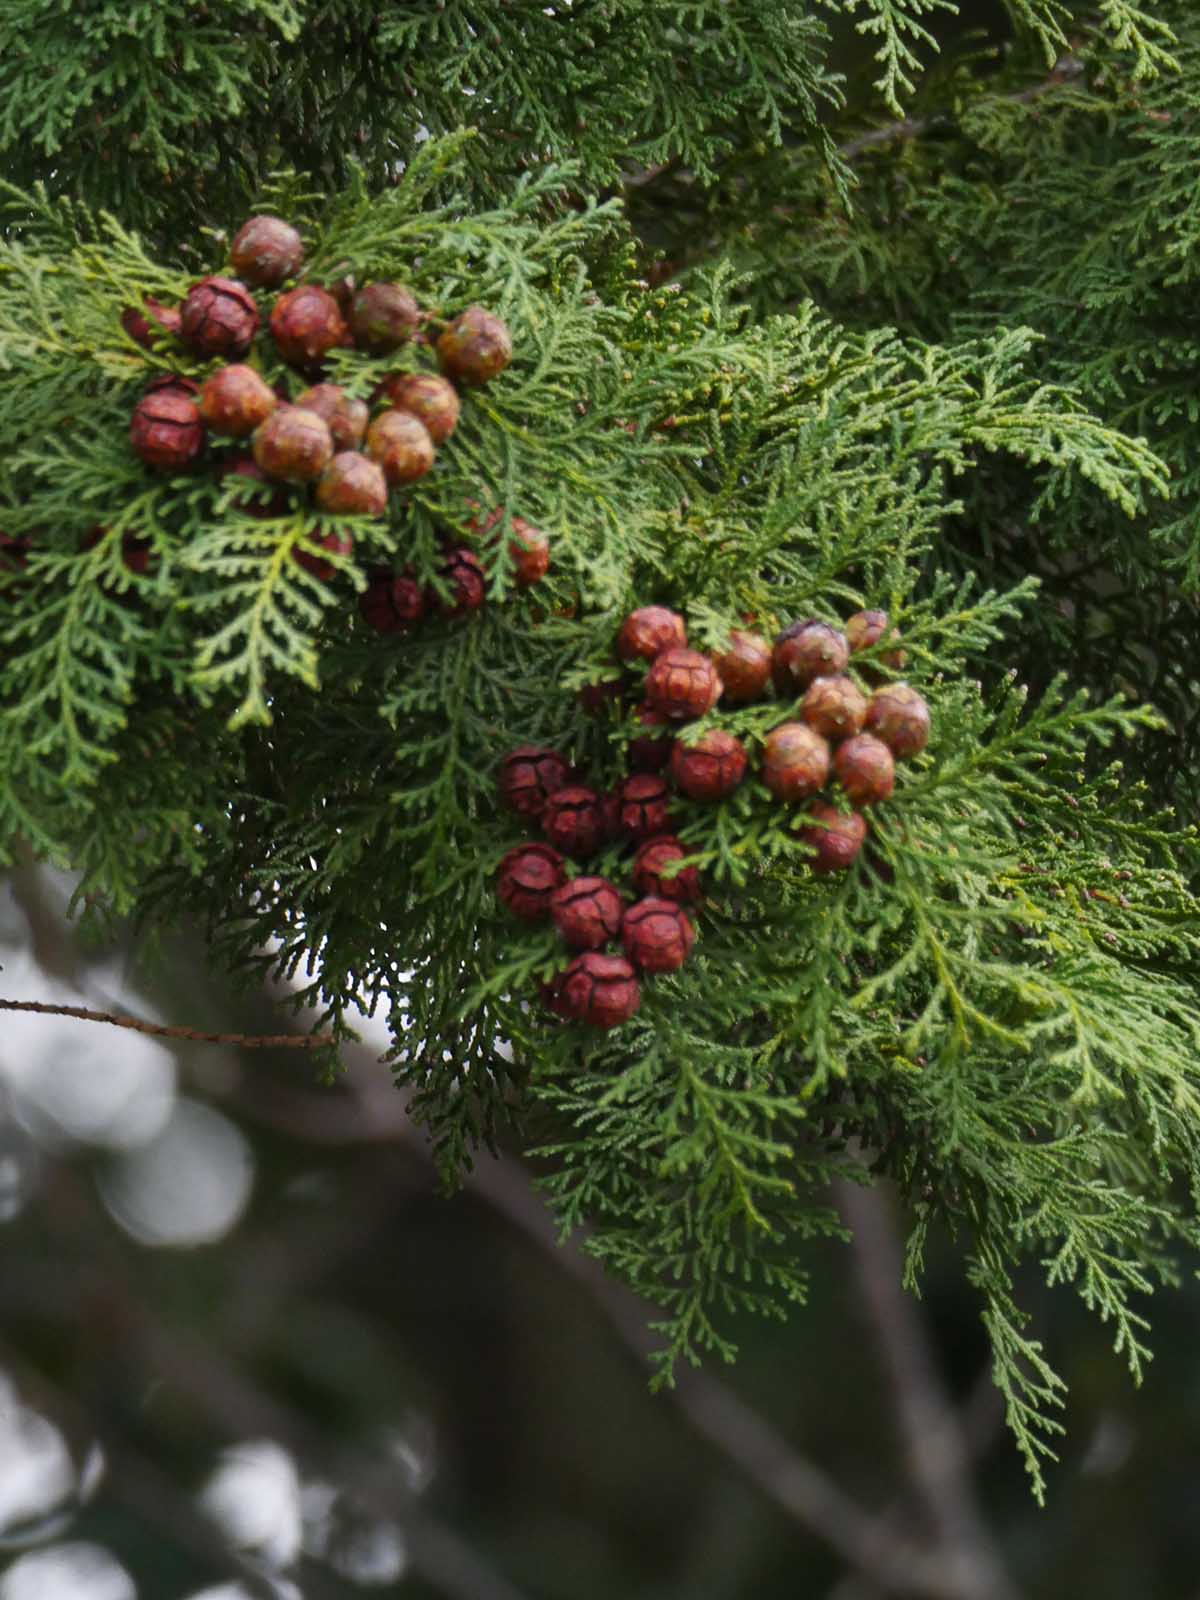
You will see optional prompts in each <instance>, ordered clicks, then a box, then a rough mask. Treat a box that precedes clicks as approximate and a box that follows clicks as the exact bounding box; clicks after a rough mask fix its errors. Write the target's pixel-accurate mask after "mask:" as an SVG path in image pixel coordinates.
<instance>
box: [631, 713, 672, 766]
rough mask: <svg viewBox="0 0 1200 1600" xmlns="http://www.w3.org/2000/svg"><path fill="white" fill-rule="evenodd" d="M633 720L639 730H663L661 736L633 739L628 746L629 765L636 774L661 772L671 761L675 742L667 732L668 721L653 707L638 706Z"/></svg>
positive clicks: (653, 735)
mask: <svg viewBox="0 0 1200 1600" xmlns="http://www.w3.org/2000/svg"><path fill="white" fill-rule="evenodd" d="M633 720H634V722H636V723H637V725H638V727H639V728H662V729H663V730H664V731H663V732H662V733H659V734H652V733H644V734H639V735H638V736H637V738H636V739H631V740H630V741H629V743H628V745H627V746H626V753H627V755H628V757H629V765H630V766H631V767H632V768H633V770H634V771H635V772H661V771H662V769H663V768H664V767H665V766H666V764H667V762H668V761H670V759H671V748H672V746H673V745H674V743H675V741H674V739H673V738H672V736H671V735H670V733H668V732H666V731H665V730H666V728H667V727H668V723H667V719H666V717H664V716H663V714H662V712H661V711H655V709H654V707H653V706H646V705H641V706H638V707H637V708H636V709H635V711H634V713H633Z"/></svg>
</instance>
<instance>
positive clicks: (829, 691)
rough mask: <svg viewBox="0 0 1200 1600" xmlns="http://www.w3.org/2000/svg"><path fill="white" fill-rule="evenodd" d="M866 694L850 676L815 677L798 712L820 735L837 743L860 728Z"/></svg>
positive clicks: (865, 712)
mask: <svg viewBox="0 0 1200 1600" xmlns="http://www.w3.org/2000/svg"><path fill="white" fill-rule="evenodd" d="M866 714H867V697H866V695H864V694H863V692H862V691H861V689H859V687H858V685H857V684H855V683H854V682H852V681H851V679H849V678H844V677H843V678H814V679H813V681H812V682H811V683H810V684H809V686H808V688H807V689H806V690H805V693H804V700H803V702H802V703H801V706H800V715H801V716H802V717H803V718H804V720H805V722H807V723H808V725H809V727H810V728H813V729H815V731H816V732H817V733H819V734H820V735H821V736H822V738H825V739H830V740H832V741H833V742H834V743H836V742H837V741H838V740H839V739H852V738H853V737H854V735H855V734H856V733H861V732H862V726H863V718H864V717H865V716H866Z"/></svg>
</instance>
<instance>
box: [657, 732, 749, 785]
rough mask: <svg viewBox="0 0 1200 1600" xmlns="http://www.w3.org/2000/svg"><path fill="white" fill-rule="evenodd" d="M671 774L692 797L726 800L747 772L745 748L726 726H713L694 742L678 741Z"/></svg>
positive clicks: (673, 754)
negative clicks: (728, 731)
mask: <svg viewBox="0 0 1200 1600" xmlns="http://www.w3.org/2000/svg"><path fill="white" fill-rule="evenodd" d="M671 776H672V778H674V780H675V787H676V788H677V789H678V790H679V791H680V793H681V794H686V795H687V797H688V799H689V800H724V799H725V797H726V795H731V794H732V793H733V791H734V790H735V789H736V788H737V786H738V784H739V783H741V781H742V779H743V778H744V777H745V776H746V751H745V748H744V747H743V745H742V742H741V740H740V739H735V738H734V736H733V734H732V733H727V732H726V730H725V729H724V728H709V729H707V730H706V731H705V732H704V733H702V734H701V735H700V737H699V738H698V739H697V740H696V741H695V743H694V744H685V743H684V742H683V740H682V739H680V740H678V741H677V742H676V745H675V748H674V750H672V752H671Z"/></svg>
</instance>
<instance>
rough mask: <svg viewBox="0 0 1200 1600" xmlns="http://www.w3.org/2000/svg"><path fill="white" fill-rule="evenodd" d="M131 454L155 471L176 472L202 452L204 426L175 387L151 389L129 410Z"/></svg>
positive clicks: (190, 402) (192, 401) (197, 412)
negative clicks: (130, 414)
mask: <svg viewBox="0 0 1200 1600" xmlns="http://www.w3.org/2000/svg"><path fill="white" fill-rule="evenodd" d="M129 442H130V444H131V445H132V446H133V453H134V454H135V455H136V456H137V457H138V458H139V459H140V460H142V461H144V462H145V463H146V465H147V466H148V467H153V468H154V469H155V470H156V471H158V472H180V471H182V470H183V468H184V467H189V466H191V464H192V462H193V461H195V460H196V458H197V456H198V455H199V454H200V452H201V451H202V450H203V449H204V423H203V421H202V419H201V416H200V411H199V408H198V407H197V405H196V402H195V401H194V400H192V399H191V398H190V397H189V396H188V394H187V393H186V392H185V391H184V390H182V389H179V388H175V387H167V386H161V385H160V386H158V387H156V388H152V389H151V390H149V391H148V392H147V393H146V394H144V395H143V396H142V398H141V399H140V400H139V401H138V403H137V405H136V406H135V407H134V408H133V416H132V418H131V419H130V423H129Z"/></svg>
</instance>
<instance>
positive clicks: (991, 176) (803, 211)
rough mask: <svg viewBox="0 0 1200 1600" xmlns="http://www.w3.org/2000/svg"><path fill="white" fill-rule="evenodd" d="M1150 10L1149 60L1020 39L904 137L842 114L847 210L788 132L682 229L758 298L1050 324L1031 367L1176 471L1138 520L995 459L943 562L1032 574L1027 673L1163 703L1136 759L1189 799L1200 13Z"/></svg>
mask: <svg viewBox="0 0 1200 1600" xmlns="http://www.w3.org/2000/svg"><path fill="white" fill-rule="evenodd" d="M1155 11H1156V14H1157V16H1158V18H1159V20H1160V21H1161V22H1162V23H1163V24H1164V25H1169V26H1170V27H1171V29H1172V31H1173V35H1174V43H1173V45H1172V60H1171V62H1170V63H1167V64H1164V65H1165V70H1162V71H1160V72H1158V73H1157V74H1156V75H1151V76H1147V75H1146V73H1145V70H1144V69H1145V66H1146V62H1145V61H1144V59H1140V58H1139V57H1138V56H1136V55H1135V54H1134V53H1132V52H1131V50H1129V49H1128V48H1124V49H1122V48H1118V49H1114V48H1113V47H1112V45H1111V44H1110V43H1109V42H1108V41H1105V40H1101V39H1098V38H1096V37H1095V36H1093V35H1088V34H1086V33H1085V34H1083V35H1081V37H1080V38H1079V40H1077V42H1076V48H1075V50H1074V52H1073V53H1072V54H1071V55H1070V56H1069V57H1066V58H1064V59H1063V60H1062V61H1061V62H1060V63H1059V64H1058V66H1057V68H1056V70H1055V71H1054V72H1053V73H1051V74H1049V75H1047V74H1046V73H1045V69H1044V66H1043V64H1042V63H1041V62H1040V61H1039V60H1037V58H1036V57H1034V56H1031V55H1030V54H1029V53H1027V52H1022V51H1017V52H1014V53H1012V55H1011V56H1010V58H1009V59H1008V60H1007V61H1006V62H1004V63H1001V62H1000V61H999V60H998V58H997V56H996V54H995V53H994V52H986V53H983V54H980V55H977V56H967V57H964V58H961V59H958V60H956V61H955V62H953V63H951V64H948V66H947V68H946V70H945V71H943V72H940V73H938V74H935V75H932V76H931V77H930V78H929V79H928V81H927V82H926V83H924V84H923V85H922V88H921V92H920V95H919V96H918V99H917V101H916V103H915V104H914V105H913V106H912V107H911V108H910V109H911V112H912V117H913V120H912V121H911V122H910V123H908V124H906V125H904V126H903V127H899V128H895V129H893V130H891V136H887V137H879V138H876V137H874V136H873V135H871V134H868V135H866V136H864V135H863V131H862V127H861V123H857V124H852V123H850V122H849V121H847V123H846V124H845V126H844V127H843V128H842V129H839V130H837V132H838V134H839V136H840V138H841V146H840V147H841V149H842V152H843V155H844V156H845V157H847V158H848V159H849V161H850V163H851V164H852V166H853V167H854V170H855V174H856V179H857V186H856V189H855V192H854V204H853V210H852V211H851V212H849V213H848V212H847V210H846V209H845V207H844V205H843V204H842V201H841V199H840V196H839V193H838V192H837V191H836V190H835V189H834V188H833V186H831V184H830V182H829V179H828V177H827V176H826V175H825V174H824V173H822V172H821V170H820V168H819V167H818V166H817V165H816V164H815V163H813V162H811V161H810V160H807V159H806V158H805V157H804V156H803V155H802V154H801V153H798V152H795V151H792V152H781V153H779V154H778V155H777V156H776V157H774V158H773V159H772V161H771V162H767V163H763V164H762V165H761V166H760V167H759V168H758V169H756V171H755V173H754V175H753V177H752V178H751V179H748V180H747V182H746V183H745V184H744V185H743V187H742V192H741V193H740V194H738V195H736V196H734V195H731V194H729V193H726V194H725V195H724V196H723V197H721V198H718V197H716V196H711V197H709V199H708V200H706V201H705V203H704V206H703V219H704V220H703V222H701V220H700V212H699V211H698V210H697V209H696V203H695V200H694V199H693V200H692V206H693V213H692V226H693V238H696V237H701V236H705V235H704V229H705V228H707V229H708V230H710V231H709V232H708V234H707V237H708V238H709V240H710V243H711V241H712V239H713V237H714V235H715V233H716V232H718V231H719V232H720V234H721V236H722V237H723V238H727V239H730V240H731V241H734V242H735V250H734V257H735V259H736V260H737V262H738V265H739V267H740V268H741V269H743V270H745V271H746V272H747V274H748V275H750V276H751V277H752V279H753V285H754V287H753V289H752V291H751V292H752V295H753V298H754V300H755V303H756V305H757V306H758V307H759V308H761V309H762V310H763V311H768V310H771V309H777V308H778V307H779V306H781V305H786V304H791V303H794V301H795V300H796V299H797V297H803V296H805V295H809V294H811V295H814V296H815V297H816V298H817V299H818V300H819V301H820V302H821V303H822V304H823V305H824V306H825V307H826V308H827V309H828V310H830V311H831V312H832V313H833V314H835V315H836V316H838V317H839V318H841V319H844V320H847V321H849V322H850V323H852V324H853V325H856V326H860V327H875V326H879V325H880V324H888V325H891V326H895V327H898V328H899V329H900V330H901V331H902V332H904V333H906V334H909V335H918V336H920V337H925V338H933V339H940V340H947V341H954V340H957V339H960V338H976V337H979V336H980V335H981V334H984V333H986V332H987V331H989V330H992V329H994V328H995V327H997V326H1008V327H1014V326H1019V325H1025V326H1029V327H1031V328H1033V329H1036V330H1037V332H1038V334H1039V335H1040V336H1041V341H1042V342H1041V345H1040V348H1039V351H1038V354H1037V355H1036V357H1035V363H1036V369H1037V370H1038V371H1039V372H1040V373H1042V374H1044V375H1045V376H1046V377H1047V378H1048V379H1050V380H1051V381H1054V382H1057V383H1063V384H1066V385H1069V386H1070V387H1071V388H1072V389H1073V390H1074V391H1075V392H1076V393H1077V394H1079V395H1080V397H1081V398H1082V399H1083V400H1084V401H1085V403H1087V404H1088V405H1089V406H1091V407H1093V408H1094V409H1095V410H1096V411H1097V412H1098V413H1099V414H1101V415H1102V416H1104V418H1105V420H1106V421H1108V422H1109V423H1111V424H1112V425H1114V426H1117V427H1119V428H1121V429H1122V430H1123V431H1125V432H1127V433H1130V434H1134V435H1137V436H1141V437H1143V438H1145V439H1146V441H1147V442H1148V443H1149V445H1150V446H1151V448H1153V449H1154V451H1155V453H1156V454H1157V455H1158V456H1159V457H1160V458H1161V459H1162V461H1163V462H1164V463H1165V464H1166V466H1167V467H1168V469H1169V474H1170V477H1169V492H1168V493H1167V494H1166V495H1162V494H1160V493H1157V492H1154V493H1150V494H1148V495H1146V496H1145V497H1144V499H1143V501H1142V504H1141V505H1140V507H1139V512H1138V515H1137V517H1136V518H1135V519H1133V520H1131V519H1129V518H1128V517H1126V516H1125V515H1123V514H1122V513H1121V511H1120V509H1119V508H1116V507H1115V506H1114V505H1113V504H1112V503H1111V502H1109V503H1106V502H1105V500H1104V499H1103V498H1102V497H1100V496H1098V495H1095V494H1091V493H1084V494H1077V493H1075V492H1073V491H1072V492H1071V493H1069V494H1068V495H1066V496H1064V497H1061V498H1055V499H1051V500H1049V501H1047V502H1046V503H1045V505H1044V506H1043V508H1042V513H1041V514H1040V515H1039V516H1037V517H1036V518H1032V519H1031V518H1030V516H1029V514H1028V509H1027V508H1028V505H1029V481H1028V475H1027V474H1026V473H1025V472H1024V470H1023V469H1018V470H1017V471H1015V472H1014V471H1013V470H1012V468H1011V467H1010V466H1009V465H1008V464H1002V465H1001V466H1000V468H999V470H995V469H993V468H991V467H989V468H987V469H986V470H985V471H983V472H981V473H979V474H977V475H976V477H975V478H974V480H973V481H972V483H971V484H970V485H968V486H966V488H965V492H964V499H965V501H966V504H967V514H966V515H965V516H964V518H963V519H962V520H961V522H960V524H959V525H958V527H957V528H953V529H951V530H950V538H949V540H948V541H947V542H946V544H945V545H943V547H942V549H941V550H940V551H939V560H940V561H942V562H949V563H951V564H953V565H954V566H955V567H956V568H957V570H960V571H969V572H973V573H975V574H976V575H978V576H979V577H980V578H981V579H982V581H985V582H991V583H997V584H1001V585H1003V584H1006V583H1009V582H1014V581H1019V578H1020V577H1021V576H1022V575H1024V574H1026V573H1029V572H1036V573H1037V574H1038V575H1039V576H1040V577H1041V579H1042V591H1041V600H1040V603H1039V604H1038V606H1037V608H1036V609H1035V611H1034V612H1033V613H1032V614H1031V616H1030V619H1029V621H1030V626H1029V627H1028V628H1027V630H1026V634H1025V641H1026V647H1025V649H1024V651H1023V652H1022V653H1021V654H1020V655H1019V657H1017V660H1018V661H1019V664H1020V666H1021V669H1022V672H1023V673H1026V674H1027V675H1028V676H1029V678H1030V681H1031V682H1033V683H1036V684H1042V683H1045V682H1047V681H1048V679H1049V677H1050V676H1052V674H1053V672H1054V671H1055V670H1056V669H1057V668H1058V667H1059V666H1064V665H1068V664H1069V666H1070V669H1071V671H1072V672H1073V673H1075V672H1077V673H1078V674H1079V675H1080V676H1081V677H1083V678H1084V679H1086V681H1088V682H1089V683H1091V684H1093V685H1095V686H1097V687H1099V688H1102V689H1106V690H1107V689H1117V688H1119V689H1124V690H1126V691H1127V692H1132V693H1134V694H1136V695H1145V696H1148V697H1149V698H1151V699H1153V701H1154V703H1155V704H1156V705H1157V706H1158V707H1159V708H1160V709H1161V710H1162V711H1163V713H1164V715H1165V716H1166V717H1167V719H1168V722H1169V725H1170V728H1169V734H1168V736H1167V737H1166V738H1165V739H1162V740H1158V741H1152V742H1151V743H1149V744H1147V745H1144V746H1143V747H1142V748H1141V750H1140V751H1138V750H1130V751H1129V752H1128V756H1129V759H1130V760H1131V761H1132V762H1133V763H1134V765H1135V768H1137V769H1138V770H1140V771H1141V772H1143V773H1144V774H1145V775H1146V776H1147V777H1148V778H1149V779H1150V781H1151V782H1152V783H1153V784H1154V786H1155V788H1156V789H1157V791H1158V792H1159V793H1160V794H1162V795H1164V797H1168V798H1173V799H1176V800H1178V802H1179V803H1180V804H1181V806H1182V807H1183V808H1184V809H1185V810H1186V811H1191V810H1192V809H1193V808H1194V805H1195V802H1196V798H1197V794H1198V792H1200V791H1198V789H1197V778H1196V774H1197V772H1200V723H1198V720H1197V679H1196V673H1195V667H1194V663H1195V660H1196V654H1197V649H1198V648H1200V614H1198V613H1197V610H1196V604H1195V594H1196V589H1197V580H1198V575H1200V555H1198V551H1200V543H1198V541H1197V516H1198V510H1200V451H1198V450H1197V445H1196V440H1197V429H1196V421H1197V401H1196V379H1195V374H1196V370H1197V364H1198V362H1200V326H1198V325H1197V323H1196V318H1195V314H1194V309H1193V306H1192V300H1193V291H1194V288H1195V282H1196V277H1197V272H1198V271H1200V265H1198V263H1200V253H1198V248H1197V247H1198V244H1200V229H1198V223H1197V207H1196V198H1195V183H1194V174H1193V167H1194V137H1193V134H1194V127H1195V122H1196V117H1197V115H1198V114H1200V19H1198V17H1197V13H1196V10H1195V8H1194V7H1191V6H1186V5H1178V4H1171V5H1163V6H1160V7H1157V8H1155ZM1124 43H1125V45H1126V46H1128V44H1129V41H1124ZM782 188H786V189H787V190H788V194H789V203H788V205H787V207H786V209H785V210H784V211H781V212H773V211H772V210H771V209H770V208H769V206H767V205H766V204H764V201H765V199H766V197H767V196H768V195H773V194H776V193H778V192H779V190H780V189H782ZM722 200H725V201H731V202H732V204H731V205H730V206H729V207H728V208H725V207H723V204H722Z"/></svg>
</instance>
